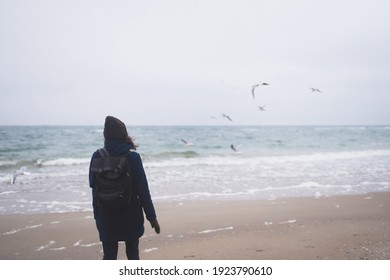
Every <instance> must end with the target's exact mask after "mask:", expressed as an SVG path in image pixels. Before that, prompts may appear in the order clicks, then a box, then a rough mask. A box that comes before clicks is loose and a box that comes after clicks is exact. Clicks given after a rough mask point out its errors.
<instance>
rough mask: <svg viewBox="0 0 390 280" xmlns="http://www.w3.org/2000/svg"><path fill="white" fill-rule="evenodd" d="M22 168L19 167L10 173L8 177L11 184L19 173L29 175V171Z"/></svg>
mask: <svg viewBox="0 0 390 280" xmlns="http://www.w3.org/2000/svg"><path fill="white" fill-rule="evenodd" d="M23 170H24V168H21V169H19V170H17V171H15V172H14V173H12V174H11V178H10V179H11V185H13V184H15V181H16V177H18V176H19V175H29V174H30V173H29V172H24V171H23Z"/></svg>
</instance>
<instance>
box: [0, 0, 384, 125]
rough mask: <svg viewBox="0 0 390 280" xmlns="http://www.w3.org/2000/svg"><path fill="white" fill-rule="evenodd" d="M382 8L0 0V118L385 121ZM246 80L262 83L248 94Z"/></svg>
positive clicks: (357, 0) (275, 0)
mask: <svg viewBox="0 0 390 280" xmlns="http://www.w3.org/2000/svg"><path fill="white" fill-rule="evenodd" d="M389 11H390V1H387V0H383V1H379V0H367V1H362V0H324V1H313V0H307V1H306V0H296V1H289V0H285V1H282V0H272V1H271V0H269V1H261V0H236V1H229V0H220V1H219V0H218V1H213V0H194V1H184V0H150V1H145V0H137V1H131V0H126V1H125V0H121V1H119V0H118V1H115V0H114V1H108V0H107V1H96V0H90V1H83V0H74V1H72V0H63V1H58V0H57V1H52V0H42V1H30V0H25V1H20V0H0V41H1V42H0V97H1V110H0V125H14V124H17V125H41V124H47V125H57V124H58V125H88V124H98V125H101V124H103V122H104V118H105V116H106V115H114V116H116V117H118V118H120V119H122V120H123V121H124V122H125V123H126V124H128V125H209V124H227V125H346V124H353V125H376V124H378V125H380V124H390V109H389V108H390V76H389V75H390V51H389V50H390V17H389ZM259 82H266V83H269V84H270V85H269V86H259V87H257V88H256V91H255V93H256V98H255V99H253V97H252V93H251V87H252V85H253V84H256V83H259ZM310 87H315V88H319V89H320V90H321V91H322V93H319V92H312V91H311V90H310V89H309V88H310ZM263 105H266V111H260V110H259V109H258V107H257V106H263ZM223 113H225V114H227V115H229V116H230V117H231V118H232V120H233V122H230V121H229V120H227V119H226V118H222V117H221V115H222V114H223Z"/></svg>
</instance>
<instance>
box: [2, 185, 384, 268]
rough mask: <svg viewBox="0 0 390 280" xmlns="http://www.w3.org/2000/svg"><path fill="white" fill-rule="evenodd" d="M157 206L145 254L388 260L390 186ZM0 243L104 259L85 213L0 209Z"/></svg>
mask: <svg viewBox="0 0 390 280" xmlns="http://www.w3.org/2000/svg"><path fill="white" fill-rule="evenodd" d="M155 208H156V212H157V216H158V220H159V223H160V225H161V234H160V235H157V234H156V233H154V231H153V230H152V228H151V227H150V224H149V222H148V221H145V234H144V236H143V237H141V239H140V246H139V248H140V257H141V259H143V260H163V259H168V260H179V259H184V260H185V259H191V260H219V259H231V260H234V259H237V260H260V259H268V260H317V259H318V260H326V259H334V260H359V259H372V260H382V259H387V260H388V259H390V215H389V214H388V213H390V192H383V193H368V194H360V195H346V196H329V197H318V198H316V197H303V198H279V199H275V200H240V201H187V202H157V203H155ZM0 246H1V248H2V250H1V252H0V259H1V260H49V259H53V260H66V259H72V260H99V259H101V258H102V250H101V244H100V242H99V239H98V233H97V230H96V226H95V222H94V219H93V214H92V212H90V211H86V212H69V213H50V214H49V213H48V214H45V213H43V214H11V215H0ZM118 259H126V257H125V254H124V244H123V243H120V246H119V254H118Z"/></svg>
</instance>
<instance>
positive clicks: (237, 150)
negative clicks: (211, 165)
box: [230, 144, 242, 153]
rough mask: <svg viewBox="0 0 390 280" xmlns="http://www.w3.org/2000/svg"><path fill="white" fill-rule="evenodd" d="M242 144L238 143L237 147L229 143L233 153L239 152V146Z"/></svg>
mask: <svg viewBox="0 0 390 280" xmlns="http://www.w3.org/2000/svg"><path fill="white" fill-rule="evenodd" d="M241 146H242V145H239V146H238V147H234V145H233V144H231V145H230V149H232V150H233V152H235V153H239V152H240V148H241Z"/></svg>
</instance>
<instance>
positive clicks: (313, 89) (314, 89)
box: [309, 87, 322, 93]
mask: <svg viewBox="0 0 390 280" xmlns="http://www.w3.org/2000/svg"><path fill="white" fill-rule="evenodd" d="M309 89H311V91H312V92H319V93H321V92H322V91H321V90H319V89H318V88H313V87H311V88H309Z"/></svg>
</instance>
